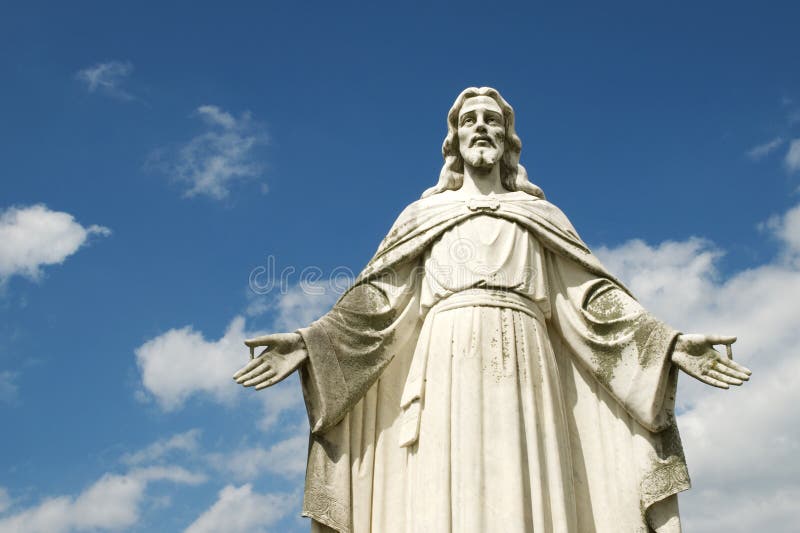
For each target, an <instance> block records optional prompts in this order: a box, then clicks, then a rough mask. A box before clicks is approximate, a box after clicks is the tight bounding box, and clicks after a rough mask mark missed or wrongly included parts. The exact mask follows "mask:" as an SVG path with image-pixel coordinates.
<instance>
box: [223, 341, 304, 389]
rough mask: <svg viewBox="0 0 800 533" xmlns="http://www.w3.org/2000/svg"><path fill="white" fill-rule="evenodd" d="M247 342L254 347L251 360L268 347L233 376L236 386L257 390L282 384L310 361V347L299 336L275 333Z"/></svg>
mask: <svg viewBox="0 0 800 533" xmlns="http://www.w3.org/2000/svg"><path fill="white" fill-rule="evenodd" d="M244 343H245V345H246V346H247V347H248V348H250V356H251V357H253V356H254V351H255V349H256V348H257V347H259V346H265V347H266V349H265V350H264V351H263V352H261V353H260V354H259V355H258V357H253V358H252V359H251V360H250V362H249V363H248V364H247V365H245V366H244V367H242V368H241V369H240V370H239V371H238V372H236V374H234V375H233V379H234V380H235V381H236V383H239V384H240V385H244V386H245V387H252V386H255V388H256V390H261V389H263V388H265V387H269V386H271V385H274V384H275V383H278V382H279V381H281V380H282V379H284V378H285V377H286V376H288V375H289V374H291V373H292V372H294V371H295V370H297V367H299V366H300V365H301V364H303V362H304V361H305V360H306V359H307V358H308V351H307V350H306V344H305V342H304V341H303V337H301V336H300V334H299V333H272V334H270V335H264V336H263V337H257V338H255V339H247V340H246V341H244Z"/></svg>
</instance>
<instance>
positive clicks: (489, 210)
mask: <svg viewBox="0 0 800 533" xmlns="http://www.w3.org/2000/svg"><path fill="white" fill-rule="evenodd" d="M447 127H448V132H447V137H446V138H445V141H444V145H443V148H442V152H443V154H444V159H445V163H444V167H443V168H442V171H441V174H440V176H439V182H438V183H437V184H436V185H435V186H434V187H432V188H430V189H428V190H426V191H425V192H424V193H423V194H422V197H421V198H420V199H419V200H417V201H415V202H414V203H412V204H411V205H409V206H408V207H407V208H406V209H405V210H404V211H403V212H402V213H401V214H400V216H399V218H398V219H397V221H396V222H395V224H394V226H393V227H392V229H391V230H390V231H389V234H388V235H387V236H386V238H385V239H384V240H383V242H382V243H381V245H380V247H379V248H378V251H377V253H376V254H375V256H374V257H373V258H372V260H371V261H370V262H369V263H368V264H367V266H366V268H364V270H363V272H361V274H360V275H359V276H358V278H357V279H356V281H355V282H354V284H353V285H352V287H350V288H349V289H348V290H347V291H346V292H345V293H344V294H343V295H342V297H341V298H340V299H339V301H338V302H337V303H336V304H335V305H334V306H333V308H332V309H331V310H330V312H328V313H327V314H325V315H324V316H323V317H322V318H320V319H319V320H317V321H316V322H314V323H312V324H311V325H310V326H308V327H307V328H303V329H300V330H299V331H297V332H294V333H277V334H272V335H265V336H263V337H259V338H255V339H250V340H248V341H246V342H245V344H246V345H247V346H249V347H250V351H251V358H252V360H251V361H250V363H249V364H247V365H246V366H245V367H244V368H242V369H241V370H239V372H237V373H236V375H235V376H234V379H235V380H236V382H237V383H240V384H242V385H244V386H246V387H252V386H254V387H255V388H256V389H263V388H265V387H269V386H270V385H273V384H275V383H277V382H279V381H280V380H282V379H284V378H285V377H286V376H288V375H289V374H291V373H292V372H294V371H295V370H299V371H300V377H301V383H302V388H303V395H304V398H305V403H306V407H307V410H308V416H309V420H310V423H311V436H310V446H309V455H308V468H307V472H306V487H305V498H304V503H303V514H304V515H305V516H308V517H310V518H311V519H312V531H316V532H323V531H326V532H330V531H338V532H347V533H367V532H379V533H393V532H398V533H446V532H456V533H485V532H498V531H502V532H503V533H533V532H536V533H551V532H568V533H593V532H594V533H620V532H621V533H629V532H630V533H633V532H637V533H638V532H648V531H657V532H661V533H663V532H672V533H674V532H678V531H680V521H679V517H678V503H677V493H678V492H680V491H683V490H686V489H688V488H689V476H688V472H687V469H686V463H685V460H684V456H683V451H682V447H681V441H680V436H679V434H678V428H677V426H676V423H675V415H674V413H673V407H674V401H675V390H676V384H677V377H678V370H683V371H684V372H686V373H687V374H689V375H691V376H693V377H695V378H697V379H699V380H700V381H702V382H704V383H707V384H709V385H713V386H715V387H720V388H724V389H727V388H728V387H729V386H730V385H741V384H742V383H743V382H744V381H746V380H747V379H748V378H749V376H750V371H749V370H748V369H747V368H745V367H743V366H741V365H739V364H737V363H735V362H734V361H733V360H732V357H731V352H730V345H731V344H732V343H733V342H734V341H735V340H736V338H735V337H724V336H715V335H698V334H691V335H688V334H683V333H679V332H678V331H675V330H674V329H672V328H671V327H669V326H668V325H666V324H664V323H663V322H661V321H659V320H658V319H656V318H655V317H653V316H652V315H650V314H649V313H648V312H647V311H646V310H645V309H643V308H642V307H641V306H640V305H639V303H637V301H636V300H635V299H634V297H633V296H632V295H631V294H630V292H629V291H628V290H627V289H626V288H625V286H624V285H623V284H622V283H621V282H620V281H618V280H617V279H615V278H614V276H613V275H612V274H611V273H609V272H608V271H607V270H606V269H605V268H604V267H603V265H602V264H601V263H600V262H599V261H598V260H597V258H596V257H595V256H594V255H592V253H591V252H590V251H589V249H588V248H587V246H586V244H584V243H583V241H582V240H581V239H580V237H578V234H577V233H576V231H575V229H574V228H573V227H572V225H571V224H570V222H569V220H568V219H567V217H566V216H564V214H563V213H562V212H561V211H560V210H559V209H558V208H557V207H555V206H554V205H553V204H551V203H550V202H548V201H547V200H545V198H544V194H543V193H542V190H541V189H540V188H539V187H537V186H535V185H534V184H532V183H531V182H530V181H529V180H528V176H527V173H526V171H525V169H524V168H523V167H522V166H521V165H520V164H519V157H520V150H521V147H522V144H521V142H520V139H519V137H518V136H517V134H516V133H515V130H514V111H513V109H512V108H511V106H510V105H509V104H508V103H507V102H506V101H505V100H504V99H503V98H502V97H501V96H500V94H499V93H498V92H497V91H496V90H494V89H491V88H488V87H483V88H479V89H478V88H469V89H466V90H465V91H463V92H462V93H461V94H460V95H459V96H458V98H457V99H456V101H455V104H454V105H453V107H452V109H450V112H449V113H448V115H447ZM714 345H727V351H728V354H727V356H725V355H722V354H720V353H718V352H717V351H715V350H714V348H713V346H714ZM260 346H263V347H266V349H265V350H264V351H263V352H261V353H260V354H259V355H258V356H257V357H254V358H253V356H254V351H253V350H254V349H255V348H256V347H260Z"/></svg>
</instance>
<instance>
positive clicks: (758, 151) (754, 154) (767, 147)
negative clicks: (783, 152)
mask: <svg viewBox="0 0 800 533" xmlns="http://www.w3.org/2000/svg"><path fill="white" fill-rule="evenodd" d="M782 144H783V138H782V137H775V138H774V139H772V140H771V141H768V142H765V143H764V144H759V145H758V146H754V147H753V148H751V149H750V150H748V151H747V157H749V158H750V159H753V160H756V161H757V160H759V159H761V158H763V157H766V156H767V155H769V154H771V153H772V152H774V151H775V150H777V149H778V148H780V146H781V145H782Z"/></svg>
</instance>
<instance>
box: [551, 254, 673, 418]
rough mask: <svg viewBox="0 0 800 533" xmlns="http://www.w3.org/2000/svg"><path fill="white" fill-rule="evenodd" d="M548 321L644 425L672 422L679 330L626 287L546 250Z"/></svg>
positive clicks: (584, 363)
mask: <svg viewBox="0 0 800 533" xmlns="http://www.w3.org/2000/svg"><path fill="white" fill-rule="evenodd" d="M547 270H548V279H549V284H550V300H551V306H552V319H551V322H552V323H553V324H554V325H555V327H556V329H557V330H558V332H559V333H560V334H561V336H562V338H563V340H564V342H565V344H566V345H567V347H568V348H569V349H570V352H571V353H572V354H574V356H575V357H576V358H577V359H578V363H579V364H580V365H581V366H582V367H583V368H585V369H586V370H588V371H589V373H590V374H591V375H592V376H593V377H594V378H595V379H596V380H597V381H598V382H599V383H600V384H601V385H602V386H603V387H604V388H605V389H606V390H607V391H608V392H609V393H610V394H611V396H612V397H613V398H615V399H616V400H617V401H618V402H619V403H620V404H621V405H622V406H623V407H624V409H625V410H626V411H627V412H628V413H629V414H630V415H631V416H632V417H633V418H634V419H635V420H636V421H638V422H639V423H640V424H641V425H642V426H644V427H645V428H647V429H648V430H650V431H653V432H657V431H661V430H663V429H665V428H668V427H670V426H671V425H672V424H673V422H674V412H673V411H674V404H675V389H676V385H677V369H676V368H675V367H674V365H672V362H671V356H672V350H673V347H674V343H675V340H676V339H677V336H678V334H679V332H678V331H676V330H674V329H672V328H671V327H669V326H668V325H666V324H664V323H663V322H661V321H659V320H658V319H656V318H655V317H653V316H652V315H651V314H650V313H648V312H647V311H646V310H645V309H644V308H643V307H642V306H641V305H640V304H639V303H638V302H637V301H636V300H635V299H634V298H633V297H632V296H631V295H630V294H629V293H628V292H627V291H626V290H625V289H623V288H622V287H621V286H620V285H618V284H617V283H616V282H614V281H612V280H611V279H608V278H606V277H602V276H598V275H597V274H595V273H592V272H590V271H589V270H587V269H586V268H584V267H583V266H581V265H579V264H577V263H576V262H575V261H572V260H570V259H568V258H565V257H562V256H560V255H557V254H555V253H553V252H548V254H547Z"/></svg>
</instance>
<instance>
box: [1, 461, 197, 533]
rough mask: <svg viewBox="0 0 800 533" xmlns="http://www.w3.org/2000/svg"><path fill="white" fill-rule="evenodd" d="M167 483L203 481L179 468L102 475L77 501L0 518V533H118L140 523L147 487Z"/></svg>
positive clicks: (64, 499) (58, 500)
mask: <svg viewBox="0 0 800 533" xmlns="http://www.w3.org/2000/svg"><path fill="white" fill-rule="evenodd" d="M163 481H169V482H172V483H178V484H190V485H195V484H198V483H202V482H203V481H205V477H204V476H202V475H199V474H194V473H192V472H189V471H187V470H184V469H183V468H179V467H174V466H173V467H150V468H143V469H137V470H132V471H131V472H129V473H127V474H124V475H120V474H105V475H104V476H102V477H101V478H100V479H98V480H97V481H95V482H94V483H93V484H92V485H91V486H90V487H88V488H87V489H86V490H84V491H83V492H82V493H81V494H79V495H78V496H77V497H71V496H58V497H55V498H48V499H46V500H44V501H43V502H41V503H40V504H38V505H36V506H34V507H30V508H28V509H25V510H23V511H19V512H17V513H15V514H13V515H11V516H7V517H4V518H0V533H20V532H22V531H24V532H25V533H68V532H72V531H97V530H112V531H113V530H120V529H123V528H127V527H131V526H133V525H134V524H136V522H138V520H139V513H140V507H141V503H142V500H143V499H144V496H145V491H146V489H147V487H148V485H149V484H150V483H153V482H163Z"/></svg>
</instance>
